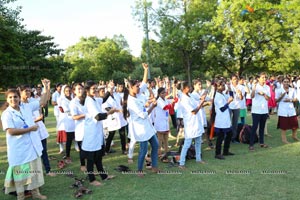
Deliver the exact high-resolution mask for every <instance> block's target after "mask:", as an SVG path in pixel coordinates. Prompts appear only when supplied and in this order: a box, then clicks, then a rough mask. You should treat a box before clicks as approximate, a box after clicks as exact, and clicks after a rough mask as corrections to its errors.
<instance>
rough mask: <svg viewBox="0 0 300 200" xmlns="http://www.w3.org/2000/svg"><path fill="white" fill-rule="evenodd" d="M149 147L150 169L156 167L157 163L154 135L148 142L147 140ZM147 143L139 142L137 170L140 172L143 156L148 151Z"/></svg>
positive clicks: (156, 140) (156, 143)
mask: <svg viewBox="0 0 300 200" xmlns="http://www.w3.org/2000/svg"><path fill="white" fill-rule="evenodd" d="M148 141H149V142H150V145H151V162H152V167H157V163H158V139H157V136H156V134H155V135H153V136H152V137H151V138H150V140H148ZM148 141H143V142H140V152H139V157H138V170H139V171H142V170H143V165H144V160H145V156H146V154H147V151H148Z"/></svg>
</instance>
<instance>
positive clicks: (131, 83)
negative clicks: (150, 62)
mask: <svg viewBox="0 0 300 200" xmlns="http://www.w3.org/2000/svg"><path fill="white" fill-rule="evenodd" d="M139 82H140V81H139V80H128V83H129V86H131V87H132V86H135V85H136V84H137V83H139Z"/></svg>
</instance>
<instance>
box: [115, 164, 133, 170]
mask: <svg viewBox="0 0 300 200" xmlns="http://www.w3.org/2000/svg"><path fill="white" fill-rule="evenodd" d="M115 170H116V171H118V172H130V171H131V170H130V169H129V167H127V166H126V165H119V166H118V167H117V168H115Z"/></svg>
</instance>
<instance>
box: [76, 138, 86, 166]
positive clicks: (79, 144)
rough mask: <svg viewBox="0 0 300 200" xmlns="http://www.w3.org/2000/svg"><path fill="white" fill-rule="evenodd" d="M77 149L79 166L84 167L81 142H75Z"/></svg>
mask: <svg viewBox="0 0 300 200" xmlns="http://www.w3.org/2000/svg"><path fill="white" fill-rule="evenodd" d="M77 144H78V147H79V159H80V166H85V159H84V156H83V153H82V149H81V145H82V141H77Z"/></svg>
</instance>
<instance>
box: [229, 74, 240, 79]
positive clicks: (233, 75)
mask: <svg viewBox="0 0 300 200" xmlns="http://www.w3.org/2000/svg"><path fill="white" fill-rule="evenodd" d="M233 77H236V78H237V79H239V76H238V75H237V74H231V76H230V79H232V78H233Z"/></svg>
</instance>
